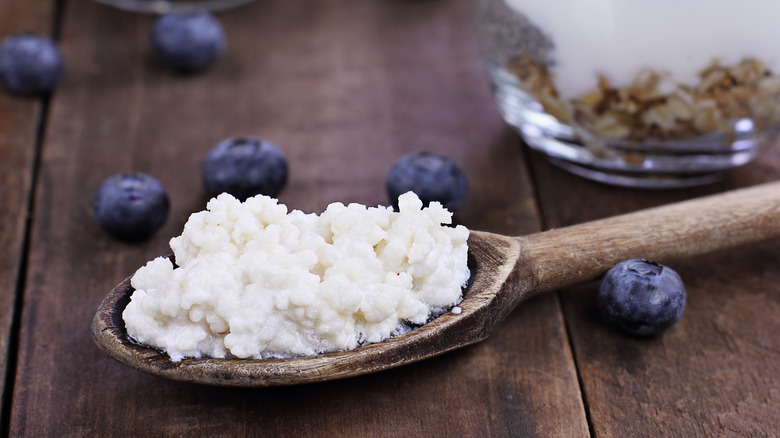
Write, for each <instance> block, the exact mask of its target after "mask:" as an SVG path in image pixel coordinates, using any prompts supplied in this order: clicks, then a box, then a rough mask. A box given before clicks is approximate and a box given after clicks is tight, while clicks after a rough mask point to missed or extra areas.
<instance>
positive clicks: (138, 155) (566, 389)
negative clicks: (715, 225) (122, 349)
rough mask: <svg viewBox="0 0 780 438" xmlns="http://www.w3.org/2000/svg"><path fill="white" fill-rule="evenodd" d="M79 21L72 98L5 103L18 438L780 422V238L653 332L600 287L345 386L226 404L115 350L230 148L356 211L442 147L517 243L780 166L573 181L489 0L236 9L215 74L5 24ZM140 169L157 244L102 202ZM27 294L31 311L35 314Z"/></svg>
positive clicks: (101, 11) (86, 21) (7, 306)
mask: <svg viewBox="0 0 780 438" xmlns="http://www.w3.org/2000/svg"><path fill="white" fill-rule="evenodd" d="M56 5H59V6H61V7H62V10H63V12H64V13H63V14H62V16H60V17H56V20H57V24H58V25H59V26H60V29H61V34H60V44H61V48H62V50H63V53H64V56H65V59H66V69H67V72H66V77H65V80H64V82H63V83H62V84H61V85H60V87H58V89H57V91H56V93H55V94H54V96H53V98H52V101H51V103H50V105H49V106H48V107H45V106H43V105H42V103H41V101H40V100H29V99H21V98H17V97H11V96H7V95H2V96H0V157H1V158H2V162H0V171H2V174H1V175H2V178H3V186H2V188H0V193H2V195H3V197H2V199H3V200H4V201H6V204H7V205H8V209H7V211H4V212H3V213H1V214H2V217H0V219H2V222H0V223H1V224H2V228H0V243H3V247H2V249H0V262H2V263H0V281H2V283H1V284H0V299H1V300H2V301H0V323H2V326H0V341H1V345H0V346H2V348H3V352H2V354H3V356H2V359H0V364H2V365H3V366H4V364H12V365H13V366H12V367H9V370H8V377H7V379H6V380H5V382H4V397H3V401H4V402H5V403H4V404H3V406H2V427H3V428H5V429H4V430H3V431H2V433H3V434H6V433H8V434H9V435H10V436H36V437H37V436H57V437H59V436H399V437H402V436H403V437H406V436H480V437H482V436H496V437H502V436H540V437H547V436H563V437H572V436H615V437H622V436H640V435H644V436H690V435H705V436H706V435H711V436H751V435H753V436H773V435H776V433H777V430H780V425H779V424H778V420H777V419H776V417H777V413H778V412H780V368H779V367H780V365H778V364H780V360H778V359H780V358H778V356H779V355H780V353H778V352H780V341H778V339H777V336H776V333H777V332H778V329H780V327H778V323H780V318H778V315H780V304H778V303H780V300H779V298H780V295H779V291H778V287H777V286H776V285H777V284H778V281H780V278H778V277H780V272H779V271H778V268H777V266H778V259H780V250H778V248H777V242H769V243H766V244H762V245H753V246H750V247H747V248H741V249H739V250H734V251H728V252H721V253H717V254H713V255H709V256H705V257H700V258H697V259H695V260H688V261H681V262H679V264H678V265H676V266H675V268H677V270H678V272H680V274H681V275H682V276H683V278H684V279H685V281H686V285H687V286H688V289H689V308H688V310H687V311H686V314H685V315H684V317H683V319H682V320H681V322H680V323H679V324H678V325H676V326H675V327H674V328H672V329H671V330H670V331H669V332H667V333H666V334H664V336H662V337H659V338H653V339H649V340H642V339H639V340H638V339H633V338H628V337H625V336H622V335H620V334H618V333H615V332H613V331H611V330H610V329H609V328H607V327H604V326H603V325H602V324H601V323H599V322H598V320H597V319H596V318H595V316H594V312H593V309H592V297H593V293H594V291H595V285H594V284H585V285H581V286H577V287H573V288H569V289H567V290H565V291H564V292H563V293H562V294H560V297H559V296H558V295H556V294H552V295H548V296H544V297H538V298H535V299H533V300H531V301H529V302H527V303H525V304H523V305H522V306H521V307H520V308H518V309H516V310H515V311H514V312H512V313H511V314H510V315H509V317H508V318H507V319H506V320H505V321H504V322H503V323H502V324H501V326H500V327H499V329H498V331H497V332H496V333H495V334H494V335H493V336H491V337H490V338H489V339H487V340H486V341H483V342H481V343H478V344H475V345H473V346H470V347H467V348H464V349H462V350H458V351H455V352H451V353H447V354H445V355H443V356H439V357H436V358H433V359H430V360H426V361H424V362H420V363H416V364H412V365H408V366H404V367H401V368H397V369H393V370H388V371H383V372H380V373H377V374H371V375H366V376H361V377H357V378H352V379H346V380H340V381H334V382H325V383H316V384H310V385H302V386H293V387H281V388H265V389H235V388H232V389H231V388H216V387H210V386H202V385H193V384H189V383H181V382H174V381H169V380H164V379H160V378H156V377H153V376H148V375H146V374H143V373H139V372H137V371H134V370H132V369H130V368H128V367H125V366H123V365H121V364H119V363H118V362H116V361H113V360H111V359H110V358H108V357H107V356H106V355H104V354H103V353H102V352H101V351H100V350H99V349H98V348H97V347H96V346H95V345H94V343H93V341H92V339H91V336H90V333H89V329H90V322H91V319H92V316H93V314H94V312H95V309H96V308H97V306H98V304H99V303H100V302H101V300H102V299H103V297H104V296H105V295H106V293H108V291H109V290H110V289H111V288H112V287H113V286H114V285H116V284H117V283H118V282H119V281H121V280H122V279H123V278H125V277H126V276H127V275H129V274H131V273H132V272H133V271H134V270H135V269H136V268H138V267H139V266H141V265H142V264H143V263H145V262H146V261H147V260H149V259H151V258H153V257H156V256H158V255H163V254H167V253H168V252H169V249H168V246H167V241H168V239H170V237H172V236H175V235H177V234H179V233H180V231H181V228H182V226H183V224H184V222H185V220H186V218H187V216H188V215H189V214H190V213H192V212H194V211H198V210H201V209H202V208H203V207H204V205H205V201H206V196H205V194H204V193H203V190H202V188H201V185H200V163H201V160H202V159H203V157H204V156H205V154H206V153H207V152H208V151H209V150H210V148H211V147H212V146H213V145H215V144H216V143H217V142H219V141H221V140H223V139H224V138H227V137H230V136H237V135H257V136H261V137H265V138H268V139H269V140H271V141H273V142H275V143H276V144H277V145H279V146H280V148H281V149H283V150H284V151H285V153H286V154H287V157H288V159H289V161H290V180H289V185H288V187H287V188H286V190H285V191H284V192H283V193H282V195H281V196H280V198H281V200H282V202H284V203H286V204H288V205H289V206H291V207H292V208H297V209H301V210H303V211H306V212H314V211H321V210H322V209H323V208H324V207H325V206H326V205H327V204H328V203H330V202H334V201H342V202H360V203H363V204H368V205H376V204H387V199H386V195H385V193H384V176H385V174H386V172H387V170H388V169H389V166H390V165H391V164H392V162H393V161H394V160H395V159H397V158H398V157H400V156H401V155H402V154H404V153H406V152H411V151H419V150H431V151H435V152H442V153H446V154H447V155H450V156H452V157H453V158H455V159H457V160H458V161H460V162H461V163H462V164H463V165H464V167H465V168H466V171H467V173H468V175H469V178H470V183H471V191H470V195H469V199H468V201H467V203H466V205H465V207H464V208H463V210H462V211H461V212H459V213H458V215H457V216H456V219H457V221H458V222H459V223H462V224H464V225H466V226H468V227H469V228H471V229H477V230H484V231H490V232H496V233H501V234H506V235H523V234H529V233H532V232H536V231H538V230H540V229H542V228H556V227H561V226H564V225H570V224H575V223H580V222H584V221H587V220H591V219H595V218H600V217H606V216H610V215H613V214H616V213H621V212H627V211H633V210H637V209H639V208H644V207H649V206H653V205H660V204H665V203H668V202H672V201H677V200H682V199H687V198H691V197H694V196H698V195H703V194H709V193H716V192H721V191H724V190H727V189H730V188H736V187H742V186H748V185H753V184H756V183H759V182H763V181H769V180H773V179H776V178H777V177H778V176H780V152H778V148H775V149H773V150H772V151H770V153H768V154H767V156H766V157H765V159H763V160H762V161H760V162H758V163H754V164H751V165H748V166H746V167H744V168H742V169H738V170H736V171H734V172H732V173H731V174H730V177H729V179H727V180H726V181H724V182H723V183H719V184H715V185H712V186H709V187H705V188H698V189H689V190H678V191H666V192H651V191H635V190H627V189H617V188H610V187H606V186H602V185H598V184H595V183H589V182H586V181H584V180H582V179H579V178H577V177H574V176H571V175H568V174H565V173H564V172H561V171H559V170H557V169H554V168H552V167H550V166H549V165H548V164H547V163H546V162H544V160H541V159H539V157H537V156H536V155H535V154H530V153H525V152H524V149H522V148H521V147H520V143H519V141H518V139H517V137H516V136H515V135H514V134H513V133H512V132H511V131H510V130H509V129H508V128H507V127H506V126H505V125H504V123H503V122H502V121H501V119H500V117H499V115H498V113H497V112H496V110H495V108H494V105H493V102H492V99H491V97H490V93H489V89H488V88H487V85H486V82H485V80H484V78H483V75H482V71H481V66H480V63H479V59H478V56H477V50H476V47H475V44H474V40H473V36H472V33H471V28H470V4H469V1H468V0H425V1H414V0H371V1H367V0H351V1H348V0H331V1H324V0H319V1H318V0H296V1H281V0H269V1H265V0H259V1H257V2H256V3H254V4H252V5H250V6H247V7H243V8H241V9H237V10H235V11H230V12H225V13H221V14H219V17H220V19H221V20H222V22H223V24H224V25H225V27H226V31H227V37H228V49H227V51H226V52H225V53H224V54H223V56H222V57H221V58H220V59H219V60H218V62H217V63H216V64H215V65H214V66H213V67H212V68H210V69H209V70H208V71H206V72H204V73H203V74H198V75H192V76H179V75H175V74H172V73H170V72H168V71H166V70H164V69H162V68H161V67H159V66H158V65H157V64H156V63H155V62H154V60H153V59H151V57H150V55H149V51H148V42H147V34H148V30H149V28H150V25H151V23H152V18H151V17H148V16H142V15H134V14H129V13H125V12H119V11H115V10H113V9H110V8H108V7H105V6H102V5H98V4H96V3H94V2H92V1H90V0H80V1H77V0H64V1H54V0H52V1H40V2H15V1H12V0H0V31H2V32H3V33H11V32H15V31H18V30H21V27H26V28H31V29H35V30H38V31H41V32H45V33H50V32H51V30H52V28H53V27H52V21H53V20H55V14H54V11H55V6H56ZM41 108H45V109H46V111H45V114H43V113H42V111H41ZM42 120H43V121H45V124H44V130H43V131H42V132H43V133H44V135H43V138H42V143H41V147H40V152H38V151H37V148H36V127H37V126H38V124H39V122H40V121H42ZM36 160H39V161H40V170H39V172H38V173H37V178H36V180H35V181H33V177H34V176H35V175H36V173H35V169H34V163H35V162H36ZM131 170H136V171H143V172H147V173H150V174H152V175H154V176H156V177H157V178H159V179H160V180H161V181H162V182H163V184H164V185H165V186H166V188H167V189H168V191H169V194H170V197H171V201H172V211H171V215H170V218H169V220H168V222H167V223H166V224H165V226H164V227H163V228H162V229H161V230H160V231H159V232H158V233H157V234H156V235H155V236H154V237H153V239H151V240H149V241H147V242H143V243H140V244H133V245H129V244H125V243H122V242H119V241H116V240H114V239H112V238H111V237H109V236H107V235H106V234H105V233H103V232H102V231H101V230H100V229H98V227H97V226H96V225H95V223H94V221H93V219H92V217H91V212H90V199H91V196H92V192H93V191H94V190H95V188H96V187H97V185H98V184H99V183H100V182H101V181H102V180H103V179H104V178H106V177H108V176H110V175H112V174H114V173H118V172H123V171H131ZM9 181H10V182H9ZM33 182H35V184H36V185H35V187H34V193H35V197H34V203H33V205H32V212H31V217H32V220H31V222H30V224H29V232H30V242H29V249H25V243H24V242H25V234H26V232H27V230H28V228H27V224H26V219H27V212H26V209H27V199H28V198H29V197H30V196H31V193H33V188H32V184H33ZM20 269H23V272H22V273H21V275H22V277H21V281H19V282H17V273H18V272H19V271H20ZM17 283H19V284H20V285H21V286H22V290H20V291H17V290H16V289H17ZM17 292H18V293H17ZM14 302H21V305H20V306H18V307H19V308H20V311H21V312H20V313H19V314H14ZM14 320H16V321H18V324H15V325H12V323H11V322H12V321H14ZM14 339H18V342H10V347H9V341H10V340H14ZM6 351H7V353H6Z"/></svg>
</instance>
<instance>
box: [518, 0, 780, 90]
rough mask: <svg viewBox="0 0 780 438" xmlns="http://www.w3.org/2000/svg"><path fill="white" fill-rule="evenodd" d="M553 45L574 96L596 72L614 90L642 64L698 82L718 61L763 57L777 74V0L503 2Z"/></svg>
mask: <svg viewBox="0 0 780 438" xmlns="http://www.w3.org/2000/svg"><path fill="white" fill-rule="evenodd" d="M504 1H505V2H506V3H507V4H508V5H509V6H510V7H511V8H513V9H514V10H516V11H518V12H520V13H522V14H524V15H525V16H526V17H527V18H528V19H529V20H530V21H531V22H532V23H534V24H535V25H536V26H537V27H539V29H540V30H541V31H542V32H543V33H544V34H545V35H546V36H547V37H549V38H550V39H551V40H552V42H553V45H554V47H555V48H554V49H553V50H554V51H553V54H552V56H553V60H554V62H555V65H554V66H553V68H552V72H553V73H554V75H555V85H556V88H557V89H558V92H559V93H560V94H561V95H562V96H563V97H565V98H576V97H580V96H581V95H583V94H585V93H586V92H588V91H590V90H594V89H596V79H595V77H596V76H597V75H602V76H604V77H605V78H607V79H608V80H609V83H610V85H611V86H613V87H616V88H621V87H625V86H628V85H630V84H631V82H632V81H633V79H634V78H636V76H637V75H638V74H639V73H640V72H641V71H642V70H643V69H648V68H649V69H652V70H654V71H656V72H658V73H662V74H669V75H670V76H671V78H673V80H674V81H676V82H678V83H682V84H686V85H693V84H695V83H696V82H698V81H697V79H698V76H697V74H698V72H699V71H701V70H702V69H704V68H706V67H707V66H709V65H710V64H711V63H712V61H713V60H715V59H717V60H719V61H720V63H721V65H724V66H730V65H735V64H737V63H739V62H740V61H742V60H743V59H745V58H754V59H759V60H761V61H763V62H765V63H766V66H767V67H768V68H769V69H770V70H772V71H774V69H773V68H772V67H774V66H776V63H777V61H778V56H780V45H778V41H780V26H778V24H777V17H780V2H779V1H772V0H740V1H734V0H504Z"/></svg>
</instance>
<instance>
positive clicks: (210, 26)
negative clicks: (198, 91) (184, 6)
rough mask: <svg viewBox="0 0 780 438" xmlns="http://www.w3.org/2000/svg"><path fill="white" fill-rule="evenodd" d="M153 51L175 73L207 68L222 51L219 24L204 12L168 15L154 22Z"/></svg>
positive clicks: (223, 44) (192, 11) (221, 35)
mask: <svg viewBox="0 0 780 438" xmlns="http://www.w3.org/2000/svg"><path fill="white" fill-rule="evenodd" d="M150 41H151V46H152V52H153V53H154V54H155V56H157V59H159V61H160V62H161V63H162V64H163V65H165V66H167V67H169V68H171V69H173V70H176V71H181V72H197V71H200V70H203V69H205V68H206V67H208V66H209V65H210V64H211V63H212V62H214V60H215V59H217V57H218V56H219V54H220V53H221V52H222V50H223V49H224V48H225V33H224V31H223V29H222V25H221V24H220V22H219V20H217V19H216V18H215V17H214V16H213V15H212V14H211V13H210V12H208V11H207V10H201V9H194V10H184V11H175V12H169V13H167V14H165V15H162V16H161V17H160V18H158V19H157V21H155V23H154V26H153V27H152V32H151V36H150Z"/></svg>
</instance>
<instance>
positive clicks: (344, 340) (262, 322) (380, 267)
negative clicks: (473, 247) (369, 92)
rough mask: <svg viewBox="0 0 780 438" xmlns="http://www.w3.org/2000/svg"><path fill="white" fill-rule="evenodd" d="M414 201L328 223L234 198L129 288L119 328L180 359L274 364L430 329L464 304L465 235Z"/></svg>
mask: <svg viewBox="0 0 780 438" xmlns="http://www.w3.org/2000/svg"><path fill="white" fill-rule="evenodd" d="M451 221H452V214H451V213H450V212H448V211H447V210H445V209H444V208H443V207H442V206H441V205H440V204H438V203H432V204H431V205H430V206H429V207H427V208H422V202H421V201H420V200H419V198H417V196H416V195H415V194H414V193H411V192H410V193H407V194H404V195H402V196H401V197H400V198H399V212H394V211H393V210H392V208H389V207H370V208H369V207H366V206H364V205H360V204H349V205H344V204H341V203H333V204H331V205H329V206H328V207H327V209H326V210H325V211H324V212H323V213H322V214H321V215H319V216H318V215H316V214H304V213H303V212H301V211H298V210H294V211H292V212H289V213H288V211H287V207H285V206H284V205H281V204H279V203H278V202H277V201H276V200H275V199H273V198H269V197H266V196H255V197H253V198H249V199H247V200H246V201H245V202H244V203H242V202H240V201H238V200H236V199H235V198H233V197H232V196H230V195H228V194H222V195H219V196H218V197H216V198H214V199H212V200H211V201H209V203H208V205H207V210H205V211H202V212H198V213H195V214H193V215H192V216H190V218H189V220H188V221H187V223H186V225H185V226H184V231H183V232H182V235H181V236H179V237H175V238H173V239H172V240H171V248H172V249H173V253H174V256H175V260H176V265H175V266H174V264H173V263H171V261H170V260H169V259H168V258H164V257H159V258H157V259H155V260H152V261H150V262H149V263H147V264H146V265H145V266H144V267H142V268H140V269H139V270H138V271H137V272H136V273H135V275H134V276H133V278H132V286H133V288H135V291H134V292H133V295H132V297H131V301H130V303H129V304H128V306H127V308H126V309H125V311H124V314H123V318H124V320H125V324H126V327H127V332H128V334H129V335H130V336H131V337H132V338H133V339H134V340H136V341H137V342H139V343H142V344H145V345H149V346H152V347H155V348H158V349H160V350H163V351H165V352H166V353H167V354H168V355H169V356H170V357H171V360H173V361H180V360H181V359H182V358H184V357H195V358H200V357H213V358H226V357H237V358H270V357H293V356H302V355H313V354H319V353H324V352H329V351H338V350H348V349H352V348H355V347H357V346H359V345H361V344H364V343H374V342H379V341H382V340H384V339H386V338H388V337H390V336H393V335H397V334H399V333H402V332H404V331H408V330H409V327H410V326H414V325H420V324H424V323H426V322H427V321H429V319H430V318H431V317H432V316H435V315H438V314H441V313H442V312H444V311H446V309H448V308H450V307H451V306H453V305H455V304H457V303H458V302H459V301H460V300H461V298H462V288H463V287H464V286H465V285H466V282H467V281H468V278H469V270H468V267H467V263H466V260H467V244H466V240H467V238H468V235H469V232H468V230H467V229H466V228H465V227H463V226H456V227H451V226H443V225H446V224H450V223H451Z"/></svg>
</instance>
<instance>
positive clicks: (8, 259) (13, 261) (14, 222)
mask: <svg viewBox="0 0 780 438" xmlns="http://www.w3.org/2000/svg"><path fill="white" fill-rule="evenodd" d="M34 3H35V4H34V5H33V4H30V5H24V4H20V2H14V1H10V0H2V1H0V39H3V38H5V37H7V36H9V35H15V34H17V33H20V32H38V33H41V34H44V35H50V34H51V29H52V16H53V11H54V2H53V1H40V2H34ZM42 105H43V100H42V99H39V98H35V97H19V96H14V95H12V94H10V93H8V92H6V90H5V89H0V200H2V202H3V208H2V209H0V394H3V393H4V390H5V376H6V368H7V365H8V360H7V358H8V354H9V346H10V345H9V344H10V338H11V336H12V335H11V332H10V330H11V324H12V321H13V317H14V314H13V312H14V309H15V306H16V301H17V296H16V294H17V284H18V281H19V275H20V269H22V267H23V263H22V260H23V256H24V244H25V233H26V229H27V221H28V219H29V208H28V204H29V202H30V197H31V196H32V187H33V167H34V163H35V159H36V142H37V128H38V124H39V122H40V117H41V114H42V112H41V109H42ZM11 353H12V354H13V352H11ZM3 402H4V399H2V398H0V412H1V413H0V416H3V417H4V416H5V412H6V410H5V406H3ZM3 423H4V422H3Z"/></svg>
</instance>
